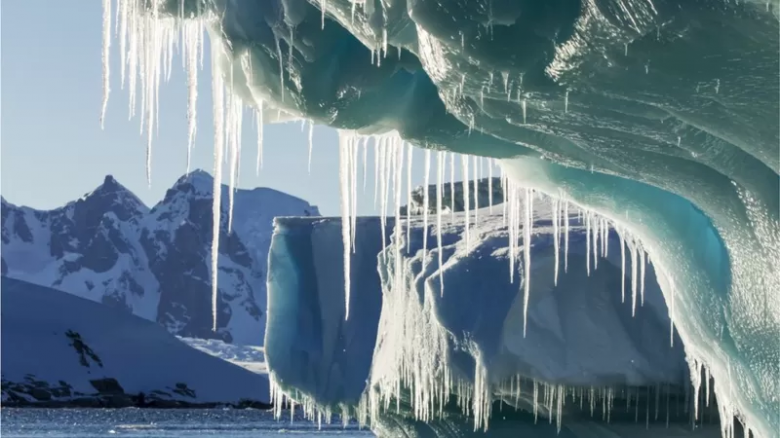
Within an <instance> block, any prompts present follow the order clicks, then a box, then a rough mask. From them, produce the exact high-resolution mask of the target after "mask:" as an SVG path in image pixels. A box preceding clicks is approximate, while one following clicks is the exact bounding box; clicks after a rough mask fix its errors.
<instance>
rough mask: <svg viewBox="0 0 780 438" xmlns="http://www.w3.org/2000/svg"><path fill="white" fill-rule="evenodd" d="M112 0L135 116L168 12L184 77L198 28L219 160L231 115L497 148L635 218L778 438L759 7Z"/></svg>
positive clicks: (632, 224)
mask: <svg viewBox="0 0 780 438" xmlns="http://www.w3.org/2000/svg"><path fill="white" fill-rule="evenodd" d="M111 5H112V2H111V1H110V0H104V6H105V7H106V11H107V12H106V14H105V17H104V25H105V31H104V40H105V41H106V46H105V47H106V49H105V50H104V57H108V53H109V51H108V42H109V41H110V40H111V30H112V29H111V23H112V18H111V17H112V10H111ZM117 11H118V12H119V14H118V16H119V19H118V20H117V21H118V24H119V27H120V28H121V31H120V38H119V46H120V51H121V56H123V59H125V57H126V59H125V61H126V62H124V63H123V72H122V73H123V75H126V76H127V78H126V79H127V80H128V81H129V82H130V89H131V93H132V92H133V90H134V89H136V88H140V90H141V91H142V93H143V94H142V96H141V98H140V99H138V100H140V103H141V112H142V113H143V115H144V120H145V121H146V125H147V128H151V127H152V125H153V123H154V120H155V112H156V111H157V104H156V100H155V99H156V93H155V90H156V87H157V86H158V85H159V82H160V76H161V74H164V73H165V72H166V69H169V68H170V61H169V59H170V58H167V55H168V54H169V53H170V52H171V51H172V49H173V44H172V43H173V41H174V38H175V37H176V33H175V32H176V30H177V28H176V26H177V24H179V23H187V24H185V26H184V33H183V36H184V42H185V44H184V47H185V53H186V58H187V64H188V69H189V72H190V75H189V77H190V80H191V81H192V80H195V77H196V71H197V63H198V61H197V60H198V55H197V51H198V49H199V47H202V39H201V38H202V35H201V34H200V29H201V26H203V25H205V26H206V28H207V29H208V31H209V34H210V37H211V42H212V48H213V55H214V56H213V59H214V67H215V68H216V69H217V70H218V71H219V72H221V73H222V75H221V76H220V75H215V76H216V77H217V80H216V82H215V87H214V91H215V94H216V95H217V96H221V93H223V92H224V87H228V88H229V91H228V93H227V95H226V99H227V105H226V107H223V106H221V104H220V105H219V106H218V107H215V116H216V117H215V123H216V128H217V129H216V131H217V132H218V133H219V134H218V135H217V138H215V143H216V145H215V146H216V149H217V152H218V154H221V153H222V150H223V146H225V141H224V137H222V132H223V130H224V129H226V130H227V132H228V134H229V135H228V138H227V146H228V149H229V153H230V155H231V157H237V152H236V151H237V149H238V148H239V147H240V144H238V143H237V139H236V138H235V136H231V135H230V133H231V132H235V129H236V128H237V126H240V116H239V114H240V108H241V107H242V105H248V106H250V107H253V108H255V109H257V110H258V114H261V116H260V117H264V120H265V121H271V120H274V119H278V120H281V119H285V118H305V119H311V120H313V121H314V122H316V123H323V124H327V125H330V126H333V127H337V128H341V129H349V130H358V131H360V132H362V133H382V132H387V131H391V130H395V131H397V132H398V133H399V134H400V135H401V137H403V138H404V139H405V140H407V141H409V142H411V143H413V144H415V145H418V146H421V147H428V148H444V149H447V150H450V151H455V152H462V153H468V154H473V155H483V156H490V157H494V158H500V159H502V160H503V162H502V163H503V164H502V165H503V168H504V170H505V171H506V172H507V174H509V175H511V177H512V178H513V179H514V180H515V181H516V182H521V183H522V184H525V185H528V186H532V187H536V188H538V189H539V190H541V191H544V192H548V193H550V194H553V195H557V194H558V193H560V191H561V190H562V191H563V193H564V194H565V195H566V196H567V197H568V198H569V199H572V200H573V201H574V202H576V203H578V204H580V205H582V206H584V207H587V208H590V209H593V210H596V211H598V212H600V213H601V214H603V215H604V216H607V217H610V218H612V219H613V220H614V221H616V222H618V223H620V224H622V225H623V226H624V227H626V228H628V229H631V230H632V231H633V232H634V233H635V234H636V235H638V236H641V238H642V240H643V243H644V246H645V247H646V248H648V251H649V253H650V255H651V256H652V257H653V260H654V261H655V262H656V263H657V264H658V266H660V267H661V271H663V273H664V274H665V277H664V279H662V285H663V291H664V295H665V297H666V300H667V302H668V303H671V302H673V301H674V302H675V303H676V304H679V305H675V308H674V310H672V312H673V313H674V318H675V320H676V321H677V322H678V327H679V329H680V333H681V336H682V338H683V340H684V342H685V345H686V348H687V349H689V350H688V352H689V354H690V357H691V361H692V363H695V364H697V366H698V364H699V363H703V364H705V366H706V367H707V368H709V369H710V370H711V372H712V374H713V376H714V377H715V378H716V380H717V381H718V385H717V386H716V392H717V393H718V397H719V400H721V402H722V405H723V406H724V409H725V411H724V412H723V415H724V416H729V415H731V414H732V413H734V414H736V415H738V416H739V417H740V418H742V419H743V420H744V421H745V422H746V423H747V424H748V425H749V427H751V428H752V429H753V431H755V432H756V433H757V434H758V435H759V436H771V435H772V434H773V431H776V430H778V429H780V399H778V396H777V394H778V393H780V387H779V386H780V383H779V381H780V336H778V335H780V295H779V294H778V291H780V280H779V279H778V276H777V272H778V269H777V268H778V260H780V212H778V208H779V207H780V204H779V203H780V189H779V187H778V186H779V184H778V172H779V171H780V159H779V157H778V155H779V154H778V152H779V151H780V149H779V148H778V143H779V142H780V134H779V133H778V132H779V130H780V129H779V127H778V126H779V125H778V118H780V110H779V109H778V108H779V105H778V101H779V99H778V80H777V73H778V67H779V65H780V61H779V59H780V58H778V56H777V54H778V49H779V48H780V45H779V44H778V38H777V35H778V20H777V11H778V5H777V3H776V2H772V1H769V2H754V1H748V2H739V3H737V2H731V1H718V0H699V1H682V0H658V1H651V0H600V1H594V0H582V1H577V0H557V1H554V2H541V1H534V0H525V1H522V0H517V1H510V0H504V1H502V0H485V1H468V2H467V1H455V0H405V1H404V0H396V1H373V0H365V1H350V0H312V1H306V0H279V1H276V0H274V1H269V0H209V1H207V0H202V1H199V0H189V1H185V0H178V1H177V0H139V1H136V0H121V1H120V2H119V3H118V7H117ZM125 67H127V70H125ZM108 73H109V72H108V71H107V70H106V77H105V80H104V89H105V90H106V91H108V89H109V88H110V87H109V84H110V82H109V80H108ZM136 77H138V78H139V79H140V81H141V83H140V85H141V87H137V86H136V83H135V81H136V79H135V78H136ZM123 79H125V78H124V77H123ZM190 98H191V100H194V99H195V96H192V95H191V97H190ZM217 101H219V102H222V98H221V97H220V98H219V99H217ZM225 114H227V116H225ZM190 116H191V118H192V119H193V120H194V114H192V113H191V114H190ZM193 126H194V122H193ZM151 131H152V130H151V129H149V132H151ZM193 131H194V130H193V128H191V129H190V132H191V133H192V132H193ZM150 140H151V136H150ZM150 144H151V143H150ZM216 158H217V162H220V161H221V155H217V157H216ZM694 359H695V360H694ZM733 388H737V389H736V390H734V389H733ZM732 409H733V410H732Z"/></svg>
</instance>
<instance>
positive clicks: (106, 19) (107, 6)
mask: <svg viewBox="0 0 780 438" xmlns="http://www.w3.org/2000/svg"><path fill="white" fill-rule="evenodd" d="M111 1H112V0H103V104H102V106H101V109H100V129H103V127H104V121H105V118H106V109H107V108H108V95H109V93H110V92H111V81H110V76H109V73H110V65H111Z"/></svg>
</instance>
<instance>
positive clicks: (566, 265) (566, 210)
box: [563, 201, 569, 272]
mask: <svg viewBox="0 0 780 438" xmlns="http://www.w3.org/2000/svg"><path fill="white" fill-rule="evenodd" d="M563 220H564V225H563V226H564V227H565V228H566V229H565V230H564V233H565V234H564V239H563V272H569V201H564V203H563Z"/></svg>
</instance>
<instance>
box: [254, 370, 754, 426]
mask: <svg viewBox="0 0 780 438" xmlns="http://www.w3.org/2000/svg"><path fill="white" fill-rule="evenodd" d="M477 368H478V369H477V371H476V372H477V373H481V374H482V375H483V376H484V374H485V372H484V367H477ZM696 371H698V374H696V375H693V376H694V377H692V380H694V381H696V380H698V381H699V384H698V385H696V386H693V385H687V384H686V381H683V382H680V385H679V386H678V385H673V384H669V383H666V384H657V385H655V386H653V387H651V386H645V387H637V386H589V387H585V386H567V385H562V384H549V383H547V382H544V381H539V380H536V379H531V378H527V377H524V376H522V375H519V374H518V375H515V376H512V377H509V378H507V379H504V380H502V381H501V382H499V383H497V384H495V385H485V383H486V382H485V381H484V380H482V381H481V382H480V381H477V382H475V384H474V385H472V384H471V383H470V382H468V381H467V380H464V379H454V378H452V377H451V376H447V377H448V379H446V380H444V382H446V386H442V387H441V391H440V392H437V393H432V394H431V397H429V398H427V399H421V398H419V395H417V396H416V395H414V394H412V395H411V397H410V399H409V403H410V405H407V404H406V402H404V403H403V404H402V402H401V400H402V397H403V394H402V393H401V390H402V389H401V388H398V392H397V393H395V392H393V393H392V396H387V395H385V394H383V393H382V391H381V390H380V389H379V388H377V387H369V388H367V389H366V391H365V392H364V394H363V396H362V397H361V399H360V401H359V403H358V404H357V405H355V406H351V405H348V404H345V403H339V404H338V405H337V406H328V405H322V404H319V403H317V401H316V400H314V399H313V398H311V397H309V396H308V395H306V394H303V393H300V392H298V391H297V390H295V389H294V388H288V389H284V388H283V387H282V386H281V385H280V384H278V382H277V381H276V378H275V375H274V374H273V372H272V373H270V374H269V378H270V387H271V402H272V404H273V406H274V416H275V418H276V419H277V420H280V419H282V418H283V415H284V413H285V412H284V411H285V408H287V409H288V410H289V418H290V422H293V421H294V420H295V414H296V409H297V408H298V407H299V406H300V409H301V412H302V414H303V417H304V418H305V419H307V420H309V421H313V422H316V423H317V425H318V427H319V428H321V427H322V424H323V423H325V424H332V422H333V419H334V416H335V415H336V414H337V415H339V417H340V420H341V423H342V425H343V426H344V427H346V426H347V425H348V424H349V423H350V421H352V420H353V419H354V420H356V421H357V423H358V425H359V426H360V427H366V426H370V425H371V422H372V419H378V418H381V412H382V411H386V412H391V413H392V412H393V411H394V413H395V414H397V415H402V416H403V415H404V414H405V410H406V409H409V408H411V409H412V410H413V414H414V418H415V419H416V420H419V421H423V422H430V421H435V420H443V419H444V418H445V411H444V410H445V408H446V407H447V405H448V404H449V403H451V400H452V399H451V398H450V395H451V394H454V407H456V408H457V409H459V410H460V412H461V413H462V414H463V415H464V416H466V417H469V416H473V417H474V419H475V420H474V430H475V431H477V430H480V429H481V430H483V431H487V429H488V423H489V420H490V416H491V414H492V410H493V409H494V404H493V401H494V398H493V397H494V396H495V400H497V401H498V402H499V404H497V405H496V407H497V408H498V409H499V414H500V413H504V409H514V411H518V410H519V409H524V410H527V411H528V412H529V413H532V414H533V417H534V423H537V422H538V421H539V416H540V415H541V416H542V417H546V418H547V421H548V423H550V424H552V423H553V421H555V424H556V428H557V430H558V432H559V433H560V431H561V428H562V422H563V413H564V408H566V410H567V412H569V413H570V414H572V415H579V416H582V415H588V414H589V415H590V417H591V418H599V417H600V419H601V421H603V422H606V423H610V422H611V421H612V420H613V418H614V417H616V416H619V417H620V419H621V421H626V419H629V418H631V417H633V420H634V422H635V423H640V421H643V422H644V424H645V429H650V426H651V425H653V426H656V425H662V426H665V427H666V428H669V426H670V422H671V421H675V422H677V423H680V422H681V420H683V421H687V422H689V424H690V425H691V428H692V429H694V428H695V427H696V426H697V425H698V426H701V425H703V424H705V423H714V422H717V421H719V415H720V416H723V415H727V414H729V412H724V411H723V409H724V408H723V406H720V405H717V404H716V403H715V393H714V391H712V390H711V389H712V388H714V381H713V379H712V377H711V376H710V375H709V373H708V371H707V369H706V368H702V367H697V369H696ZM702 381H703V383H704V389H705V390H704V391H702V390H701V382H702ZM480 383H481V384H480ZM403 389H405V390H409V389H410V388H408V387H404V388H403ZM445 391H451V392H445ZM623 402H624V403H625V405H623V404H622V403H623ZM374 421H376V420H374ZM722 427H723V425H722ZM724 434H725V436H729V437H732V436H733V429H731V430H724ZM746 436H749V432H748V434H747V435H746Z"/></svg>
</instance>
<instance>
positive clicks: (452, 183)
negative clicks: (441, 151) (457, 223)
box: [450, 152, 455, 218]
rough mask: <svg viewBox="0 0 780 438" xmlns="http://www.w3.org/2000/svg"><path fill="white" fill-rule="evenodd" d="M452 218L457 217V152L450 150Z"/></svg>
mask: <svg viewBox="0 0 780 438" xmlns="http://www.w3.org/2000/svg"><path fill="white" fill-rule="evenodd" d="M450 204H451V207H450V218H454V217H455V153H454V152H450Z"/></svg>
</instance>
